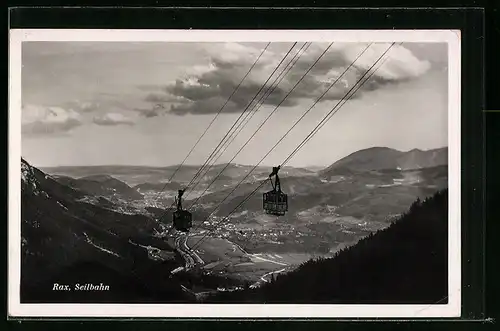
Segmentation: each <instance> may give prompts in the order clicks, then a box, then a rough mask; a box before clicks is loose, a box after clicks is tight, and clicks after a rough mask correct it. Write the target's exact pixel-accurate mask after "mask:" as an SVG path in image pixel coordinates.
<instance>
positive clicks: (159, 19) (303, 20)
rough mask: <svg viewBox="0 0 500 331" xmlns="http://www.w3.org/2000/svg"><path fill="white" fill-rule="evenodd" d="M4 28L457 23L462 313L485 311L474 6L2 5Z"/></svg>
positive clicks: (478, 20)
mask: <svg viewBox="0 0 500 331" xmlns="http://www.w3.org/2000/svg"><path fill="white" fill-rule="evenodd" d="M10 28H81V29H84V28H87V29H88V28H92V29H167V28H170V29H172V28H174V29H190V28H192V29H416V28H418V29H460V30H461V31H462V45H461V48H462V70H461V75H462V77H461V79H462V91H461V93H462V102H461V104H462V119H461V123H462V128H461V130H462V146H461V154H462V165H461V167H462V245H461V246H462V268H463V272H462V319H469V320H480V319H483V318H484V317H485V303H484V294H485V291H484V286H485V283H484V277H485V274H484V267H485V266H484V245H485V224H484V223H485V222H484V220H485V213H484V188H485V187H484V181H485V160H484V157H485V156H484V155H485V152H484V149H485V139H484V126H485V125H484V124H485V123H484V118H485V116H484V112H483V110H484V92H483V91H484V79H485V77H484V67H483V63H484V59H483V57H484V53H483V52H484V50H483V47H484V46H483V44H484V12H483V10H481V9H479V8H468V9H464V8H455V9H439V10H438V9H429V8H427V9H417V8H408V9H388V8H383V9H365V8H356V9H353V8H349V9H348V8H339V9H334V8H332V9H327V8H323V9H307V8H304V9H294V10H290V9H273V10H269V9H253V10H250V9H239V8H238V9H237V8H232V9H222V8H211V9H208V8H207V9H198V8H197V9H187V8H174V9H168V8H162V9H159V8H88V7H87V8H15V9H12V10H11V11H10ZM5 226H6V225H5ZM5 230H6V229H5ZM5 233H7V231H5ZM204 320H206V319H204ZM341 320H342V319H341Z"/></svg>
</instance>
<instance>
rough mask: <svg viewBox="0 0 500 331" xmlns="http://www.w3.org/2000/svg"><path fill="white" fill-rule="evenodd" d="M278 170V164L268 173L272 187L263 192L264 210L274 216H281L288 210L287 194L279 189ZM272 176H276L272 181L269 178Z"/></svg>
mask: <svg viewBox="0 0 500 331" xmlns="http://www.w3.org/2000/svg"><path fill="white" fill-rule="evenodd" d="M279 170H280V167H279V166H278V167H273V172H272V173H271V174H270V175H269V180H270V181H271V185H272V186H273V189H272V191H269V192H266V193H264V194H263V203H264V206H263V207H264V211H265V212H266V213H267V214H271V215H275V216H283V215H285V213H286V212H287V211H288V196H287V195H286V194H285V193H283V191H281V184H280V178H279V176H278V171H279ZM272 176H276V179H275V182H274V183H273V181H272V179H271V177H272Z"/></svg>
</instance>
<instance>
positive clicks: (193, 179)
mask: <svg viewBox="0 0 500 331" xmlns="http://www.w3.org/2000/svg"><path fill="white" fill-rule="evenodd" d="M295 45H297V42H295V43H293V45H292V46H291V47H290V49H289V50H288V52H287V53H286V54H285V56H284V57H283V58H282V59H281V61H280V62H279V63H278V65H277V66H276V68H275V69H274V70H273V72H272V73H271V74H270V75H269V77H268V78H267V80H266V81H265V82H264V84H263V85H262V86H261V88H260V89H259V90H258V91H257V93H256V94H255V96H254V97H253V98H252V100H251V101H250V103H249V104H248V105H247V106H246V108H245V109H244V110H243V112H242V113H241V114H240V116H239V117H238V118H237V119H236V121H235V122H234V123H233V125H232V126H231V128H230V129H229V131H228V132H227V133H226V135H225V136H224V137H223V138H222V140H221V141H220V142H219V144H218V145H217V146H216V147H215V149H214V150H213V151H212V153H211V154H210V155H209V157H208V158H207V160H206V161H205V163H204V164H203V165H202V166H201V167H200V168H199V169H198V171H197V172H196V173H195V175H194V177H193V178H192V179H191V181H190V182H189V183H188V184H187V185H186V187H189V186H190V185H191V184H192V183H193V182H194V181H195V180H196V178H197V177H198V176H199V174H200V173H201V171H202V170H203V169H204V167H205V166H206V164H207V162H209V160H210V159H211V158H212V157H213V155H214V153H215V152H216V151H217V150H218V148H219V146H220V145H221V143H222V142H223V141H224V140H225V139H226V137H227V135H228V134H229V132H231V130H232V129H233V127H234V126H235V125H236V123H238V121H239V120H240V118H241V117H242V116H243V114H244V113H245V112H246V110H247V109H248V107H250V105H251V104H252V103H253V101H254V100H255V98H256V97H257V96H258V95H259V93H260V92H261V91H262V89H263V88H264V87H265V85H266V84H267V82H268V81H269V80H270V79H271V77H272V76H273V75H274V73H275V72H276V71H277V70H278V69H279V67H280V66H281V64H282V63H283V62H284V61H285V59H286V58H287V57H288V55H289V54H290V52H291V51H292V50H293V49H294V48H295ZM166 185H167V184H165V187H166ZM162 191H163V190H162ZM174 205H175V201H174V202H173V203H172V204H171V205H170V207H169V208H166V209H167V210H168V209H171V208H172V207H173V206H174ZM166 213H167V211H165V212H164V213H163V214H162V215H160V217H159V219H162V218H163V217H164V216H165V215H166Z"/></svg>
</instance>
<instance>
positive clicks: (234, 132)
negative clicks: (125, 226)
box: [188, 43, 310, 209]
mask: <svg viewBox="0 0 500 331" xmlns="http://www.w3.org/2000/svg"><path fill="white" fill-rule="evenodd" d="M306 44H307V43H304V44H303V45H302V47H301V48H300V49H299V50H298V51H297V53H295V55H294V56H293V58H292V59H291V60H290V61H289V62H288V63H287V64H286V65H285V67H284V68H283V70H282V71H281V73H280V74H279V75H278V76H277V77H276V78H275V79H274V81H273V82H272V83H271V84H270V86H269V87H268V88H267V91H265V92H264V94H262V96H261V97H260V99H259V100H258V101H257V103H256V104H254V106H253V108H252V109H251V110H250V111H249V112H247V113H246V115H245V117H244V118H243V120H242V121H241V122H240V123H239V124H238V126H237V127H236V129H235V130H234V131H233V132H232V133H231V135H230V136H229V138H228V139H227V140H226V142H229V143H226V142H224V144H223V146H222V147H221V148H220V149H219V150H222V148H224V149H223V150H222V153H219V155H218V156H217V158H216V159H215V160H213V162H211V165H210V166H209V168H208V169H207V170H206V171H205V173H204V174H203V175H201V176H200V177H201V178H203V177H204V176H206V175H207V174H208V173H209V172H210V170H211V169H212V167H213V166H214V165H215V164H216V163H217V160H219V159H220V157H221V156H222V155H223V154H224V152H225V151H226V150H227V148H228V147H229V146H230V145H231V143H232V142H233V141H234V140H235V139H236V137H237V136H238V135H239V134H240V133H241V131H242V130H243V129H244V128H245V126H246V125H247V124H248V123H249V122H250V120H251V119H252V118H253V116H254V115H255V113H256V112H257V111H258V110H259V109H260V107H261V106H262V104H263V102H264V101H265V100H266V99H267V98H268V97H269V95H270V94H271V93H272V92H274V90H275V89H276V87H277V86H278V85H279V84H280V83H281V81H282V80H283V78H284V77H285V76H284V75H283V73H285V75H286V74H287V73H288V72H289V71H290V70H291V68H292V67H293V66H294V65H295V63H296V62H297V60H298V58H297V59H296V60H295V62H293V61H294V59H295V58H296V57H297V55H298V54H299V53H300V51H301V50H303V49H304V46H305V45H306ZM309 45H310V43H309ZM306 49H307V48H306ZM301 55H302V54H301ZM299 58H300V56H299ZM292 62H293V64H292V66H289V65H290V63H292ZM287 68H288V70H287ZM285 70H286V72H285ZM280 78H281V79H280ZM278 79H279V82H278V83H277V84H276V85H274V84H275V83H276V81H277V80H278ZM273 85H274V87H273ZM271 89H272V90H271ZM270 90H271V92H270V93H269V91H270ZM259 103H260V105H259ZM257 105H259V106H258V108H257ZM256 108H257V109H256ZM255 109H256V110H255ZM250 115H251V116H250ZM242 124H243V126H242ZM238 129H239V130H238ZM237 130H238V131H237ZM231 138H232V139H231ZM229 139H231V140H229ZM218 176H219V175H218ZM218 176H217V177H216V178H218ZM200 183H201V179H200V180H199V181H197V183H196V184H195V185H194V186H193V187H192V188H191V192H190V193H192V192H193V191H194V189H195V188H196V186H198V184H200ZM212 184H213V182H212V183H211V184H210V185H209V186H208V187H206V188H205V190H204V191H203V193H202V194H201V195H200V196H199V197H198V199H199V198H200V197H201V196H203V194H205V192H206V191H207V190H208V188H209V187H210V186H211V185H212ZM188 196H189V193H188ZM196 201H197V200H196ZM191 206H192V205H191ZM191 206H190V207H189V208H188V209H190V208H191Z"/></svg>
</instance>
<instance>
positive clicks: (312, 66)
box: [209, 42, 333, 217]
mask: <svg viewBox="0 0 500 331" xmlns="http://www.w3.org/2000/svg"><path fill="white" fill-rule="evenodd" d="M332 45H333V42H332V43H330V44H329V45H328V47H326V48H325V50H324V51H323V52H322V53H321V55H320V56H319V57H318V58H317V59H316V61H314V63H313V64H312V65H311V66H310V67H309V69H308V70H307V71H306V72H305V73H304V74H303V75H302V77H301V78H300V79H299V80H298V81H297V82H296V83H295V85H294V86H293V87H292V89H291V90H290V91H289V92H288V93H287V94H286V95H285V97H284V98H283V99H282V100H281V102H280V103H279V104H278V105H277V106H276V107H275V108H274V110H273V111H272V112H271V113H270V114H269V115H268V116H267V118H266V119H265V120H264V122H262V123H261V125H260V126H259V127H258V128H257V130H256V131H255V132H254V134H253V135H252V136H251V137H250V138H249V139H248V140H247V141H246V143H245V144H244V145H243V146H242V147H241V148H240V150H239V151H238V153H236V155H235V156H234V157H233V159H231V160H230V161H229V163H228V164H227V165H226V167H227V166H228V165H229V164H230V163H231V161H232V160H234V158H235V157H236V156H237V155H238V154H239V153H240V152H241V151H242V150H243V148H244V147H245V146H246V145H247V144H248V143H249V142H250V140H251V139H252V138H253V137H254V136H255V135H256V134H257V132H258V131H259V130H260V129H261V128H262V126H263V125H264V124H265V123H266V122H267V120H268V119H269V118H270V117H271V116H272V115H273V114H274V113H275V112H276V110H277V109H278V108H279V106H280V105H281V104H282V103H283V102H284V101H285V100H286V98H287V97H288V96H289V95H290V94H291V93H292V92H293V91H294V89H295V88H296V87H297V86H298V85H299V84H300V82H302V80H303V79H304V77H305V76H306V75H307V74H308V73H309V72H310V71H311V70H312V68H314V66H315V65H316V64H317V63H318V62H319V60H321V58H322V57H323V56H324V55H325V54H326V52H327V51H328V50H329V49H330V47H331V46H332ZM274 147H276V145H275V146H274ZM274 147H273V148H274ZM270 152H271V151H269V152H268V154H269V153H270ZM268 154H266V156H267V155H268ZM266 156H264V157H263V158H262V159H261V160H260V161H259V163H258V164H256V165H255V166H254V167H253V168H252V170H250V171H249V172H248V173H247V175H246V176H245V177H244V178H243V179H242V180H241V181H240V182H239V183H238V184H237V185H236V186H235V187H234V188H233V190H232V191H231V192H230V193H229V194H228V195H227V196H226V197H225V198H224V199H223V200H222V201H221V202H220V203H219V204H218V205H217V207H216V208H214V211H215V210H216V209H217V208H218V207H219V206H220V205H221V204H222V203H223V202H224V201H225V200H226V199H227V198H228V197H229V196H230V195H231V194H232V193H233V192H234V191H235V190H236V189H237V188H238V187H239V185H241V183H243V181H244V180H245V179H246V178H247V177H248V176H250V174H251V173H252V172H253V171H254V170H255V169H256V168H257V166H258V165H259V164H260V163H261V162H262V161H263V160H264V158H265V157H266ZM226 167H225V168H226ZM225 168H224V169H223V170H222V171H224V170H225ZM219 175H220V174H219ZM212 214H213V212H212V213H210V215H209V217H210V216H211V215H212Z"/></svg>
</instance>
